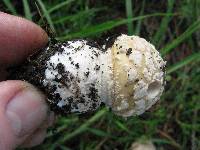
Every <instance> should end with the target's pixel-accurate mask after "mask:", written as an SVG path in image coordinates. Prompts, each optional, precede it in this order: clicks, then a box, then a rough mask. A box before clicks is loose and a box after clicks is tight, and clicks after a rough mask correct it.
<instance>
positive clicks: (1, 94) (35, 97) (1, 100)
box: [0, 81, 48, 148]
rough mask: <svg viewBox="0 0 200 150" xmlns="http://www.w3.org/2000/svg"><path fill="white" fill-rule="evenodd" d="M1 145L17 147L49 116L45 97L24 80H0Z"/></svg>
mask: <svg viewBox="0 0 200 150" xmlns="http://www.w3.org/2000/svg"><path fill="white" fill-rule="evenodd" d="M0 89H1V90H0V120H1V121H0V129H1V130H0V147H12V148H13V147H15V146H17V145H18V144H21V143H22V142H23V141H24V140H25V138H24V137H27V136H30V135H31V134H32V133H33V132H34V131H35V130H36V129H38V128H39V127H40V126H41V125H42V123H43V122H44V120H46V118H47V112H48V107H47V104H46V102H45V97H44V95H43V94H42V93H40V92H39V91H38V90H37V89H35V88H34V87H33V86H32V85H30V84H28V83H26V82H22V81H4V82H0Z"/></svg>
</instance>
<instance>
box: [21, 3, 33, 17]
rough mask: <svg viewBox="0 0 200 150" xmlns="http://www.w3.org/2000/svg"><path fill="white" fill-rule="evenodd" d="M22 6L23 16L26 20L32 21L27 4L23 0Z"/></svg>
mask: <svg viewBox="0 0 200 150" xmlns="http://www.w3.org/2000/svg"><path fill="white" fill-rule="evenodd" d="M23 6H24V14H25V17H26V19H28V20H32V14H31V10H30V7H29V4H28V0H23Z"/></svg>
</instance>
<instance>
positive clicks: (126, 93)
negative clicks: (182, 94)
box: [101, 34, 166, 117]
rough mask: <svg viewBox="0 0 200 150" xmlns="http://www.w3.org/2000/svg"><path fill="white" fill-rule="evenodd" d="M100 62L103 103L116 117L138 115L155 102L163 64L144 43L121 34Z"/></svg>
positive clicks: (160, 82)
mask: <svg viewBox="0 0 200 150" xmlns="http://www.w3.org/2000/svg"><path fill="white" fill-rule="evenodd" d="M101 59H102V60H106V61H105V62H107V65H105V64H104V67H103V66H102V67H101V68H102V69H103V71H104V75H103V77H102V78H103V79H102V80H103V83H102V89H103V90H102V91H103V93H104V94H103V99H104V102H105V103H106V104H107V105H108V106H109V107H111V108H112V110H113V111H114V112H115V113H116V114H117V115H120V116H124V117H128V116H132V115H140V114H142V113H144V112H145V111H146V110H147V109H149V108H150V107H151V106H152V105H153V104H155V103H156V102H157V101H158V100H159V98H160V96H161V94H162V92H163V90H164V86H163V84H164V72H163V67H164V66H165V64H166V63H165V62H164V61H163V59H162V58H161V56H160V55H159V52H158V51H157V50H156V49H155V47H154V46H153V45H152V44H150V43H149V42H147V41H146V40H145V39H143V38H140V37H138V36H127V35H124V34H122V35H121V36H119V37H118V38H117V39H116V40H115V42H114V44H113V46H112V47H110V48H109V49H108V50H107V52H106V53H105V55H104V56H102V57H101ZM105 95H106V96H105Z"/></svg>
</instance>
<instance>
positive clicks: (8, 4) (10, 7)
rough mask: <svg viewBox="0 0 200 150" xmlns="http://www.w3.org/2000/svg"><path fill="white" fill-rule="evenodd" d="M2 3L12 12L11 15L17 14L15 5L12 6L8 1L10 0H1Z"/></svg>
mask: <svg viewBox="0 0 200 150" xmlns="http://www.w3.org/2000/svg"><path fill="white" fill-rule="evenodd" d="M3 2H4V4H5V5H6V7H7V8H8V10H9V11H10V12H11V13H12V14H13V15H17V11H16V9H15V7H14V6H13V4H12V3H11V2H10V0H3Z"/></svg>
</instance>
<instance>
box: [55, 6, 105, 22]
mask: <svg viewBox="0 0 200 150" xmlns="http://www.w3.org/2000/svg"><path fill="white" fill-rule="evenodd" d="M104 9H105V8H92V9H87V10H83V11H79V12H78V13H77V14H74V15H70V16H66V17H62V18H61V19H58V20H54V21H53V23H54V24H62V23H65V22H66V21H69V20H70V21H76V20H77V19H79V18H80V17H82V16H86V15H91V14H94V13H96V12H99V11H101V10H104Z"/></svg>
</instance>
